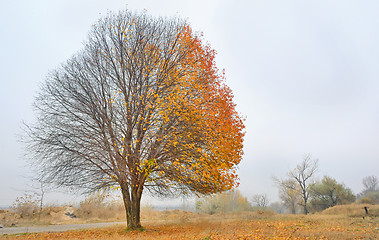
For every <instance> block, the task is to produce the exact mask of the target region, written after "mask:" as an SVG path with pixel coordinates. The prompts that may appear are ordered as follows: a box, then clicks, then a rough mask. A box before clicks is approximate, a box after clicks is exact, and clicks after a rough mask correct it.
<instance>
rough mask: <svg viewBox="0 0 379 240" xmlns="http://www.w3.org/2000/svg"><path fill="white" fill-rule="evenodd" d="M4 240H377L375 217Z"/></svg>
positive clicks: (198, 222)
mask: <svg viewBox="0 0 379 240" xmlns="http://www.w3.org/2000/svg"><path fill="white" fill-rule="evenodd" d="M0 238H4V239H379V220H378V218H377V217H369V218H365V219H363V218H352V217H347V216H327V215H313V216H302V215H296V216H288V215H287V216H283V215H273V216H263V217H255V216H251V215H250V216H249V215H239V216H238V215H235V216H233V217H232V218H231V217H229V216H225V218H223V217H222V215H219V216H217V218H215V217H210V218H208V219H206V218H202V219H186V220H185V221H183V220H178V221H177V222H175V221H167V222H163V223H159V224H158V223H157V224H147V225H145V229H144V230H143V231H140V230H137V231H126V230H125V226H122V225H118V226H114V227H107V228H101V229H91V230H75V231H68V232H55V233H31V234H22V235H9V236H6V235H5V236H0Z"/></svg>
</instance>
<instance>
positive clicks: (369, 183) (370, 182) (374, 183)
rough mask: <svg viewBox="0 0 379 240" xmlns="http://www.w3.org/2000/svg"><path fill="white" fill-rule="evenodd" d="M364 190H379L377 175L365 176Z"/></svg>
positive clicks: (363, 181)
mask: <svg viewBox="0 0 379 240" xmlns="http://www.w3.org/2000/svg"><path fill="white" fill-rule="evenodd" d="M362 183H363V187H364V189H363V192H379V180H378V178H377V177H376V176H367V177H365V178H363V180H362Z"/></svg>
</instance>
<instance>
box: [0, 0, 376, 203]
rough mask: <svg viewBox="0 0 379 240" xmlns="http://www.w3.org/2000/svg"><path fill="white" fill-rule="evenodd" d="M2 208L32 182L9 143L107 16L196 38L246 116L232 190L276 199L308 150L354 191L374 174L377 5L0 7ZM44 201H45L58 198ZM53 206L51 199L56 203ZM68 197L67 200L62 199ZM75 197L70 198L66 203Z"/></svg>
mask: <svg viewBox="0 0 379 240" xmlns="http://www.w3.org/2000/svg"><path fill="white" fill-rule="evenodd" d="M0 3H1V4H0V31H1V32H0V34H1V37H0V46H1V53H0V70H1V71H0V81H1V85H0V108H1V118H0V205H9V204H11V203H12V202H13V201H14V199H15V198H16V197H17V196H20V195H22V193H23V192H22V191H23V190H24V189H27V186H26V184H27V183H28V181H29V180H28V178H26V176H28V175H30V173H29V170H28V167H27V166H26V161H25V160H24V159H23V152H22V151H23V150H22V149H23V148H22V144H20V143H19V142H18V141H17V135H18V134H21V132H22V131H21V125H22V124H21V123H22V121H25V122H27V123H32V122H33V120H34V114H33V111H32V102H33V98H34V96H36V93H37V91H38V89H39V84H40V83H41V82H43V81H44V79H45V77H46V75H47V73H48V72H49V71H50V70H52V69H54V68H56V67H58V66H59V65H60V64H61V63H62V62H64V61H66V60H67V59H68V58H69V57H70V56H71V55H73V54H74V53H75V52H77V51H78V50H80V49H81V48H82V47H83V42H84V41H85V40H86V35H87V33H88V31H89V29H90V27H91V25H92V24H93V23H95V22H96V21H97V19H98V18H100V17H101V16H104V15H105V14H106V13H107V11H108V10H111V11H118V10H120V9H125V8H126V7H127V8H128V9H130V10H139V11H143V10H144V9H146V10H147V11H148V12H149V13H151V14H152V15H156V16H180V17H182V18H184V19H187V20H188V21H189V23H190V24H191V25H192V27H193V28H194V29H195V30H197V31H202V32H203V33H204V39H205V40H206V41H208V42H209V43H210V44H211V46H212V47H213V48H214V49H216V50H217V52H218V56H217V59H216V62H217V66H218V67H219V68H221V69H223V68H225V71H226V77H227V84H228V85H229V86H230V87H231V88H232V90H233V92H234V95H235V102H236V104H237V109H238V111H239V112H240V113H241V114H242V115H243V116H245V117H246V118H247V120H246V122H245V124H246V138H245V143H244V145H245V148H244V150H245V156H244V158H243V160H242V162H241V164H240V166H239V176H240V183H241V184H240V190H241V191H242V193H243V194H244V195H245V196H246V197H249V198H251V197H252V196H253V195H254V194H264V193H266V194H267V195H268V197H269V199H271V200H272V201H276V200H278V191H277V189H276V187H275V185H274V183H273V181H272V177H273V176H277V177H285V174H286V172H288V171H289V170H291V169H293V168H294V167H295V166H296V164H297V163H298V162H300V161H301V160H302V158H303V156H304V154H305V153H311V154H312V155H313V157H314V158H318V159H319V171H318V176H319V178H321V177H322V176H323V175H325V174H327V175H329V176H332V177H334V178H336V179H337V180H338V181H340V182H343V183H345V184H346V186H348V187H350V188H351V189H352V190H353V192H354V193H359V192H360V191H361V190H362V183H361V182H362V178H363V177H365V176H368V175H376V176H379V161H378V160H379V14H378V12H379V2H378V1H374V0H371V1H370V0H367V1H349V0H333V1H330V0H325V1H324V0H317V1H316V0H314V1H306V0H298V1H295V0H288V1H283V0H277V1H271V0H249V1H238V0H233V1H216V0H214V1H208V0H191V1H178V0H172V1H159V0H151V1H145V0H139V1H122V0H107V1H101V0H54V1H51V0H24V1H21V0H12V1H9V0H0ZM57 196H58V195H54V194H50V201H53V200H59V201H64V200H62V199H66V198H65V197H63V198H62V196H60V197H59V199H57V198H58V197H57ZM54 197H55V199H54ZM67 199H69V198H68V197H67ZM71 199H72V198H71Z"/></svg>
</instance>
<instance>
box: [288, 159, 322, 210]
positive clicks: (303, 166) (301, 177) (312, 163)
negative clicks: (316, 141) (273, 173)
mask: <svg viewBox="0 0 379 240" xmlns="http://www.w3.org/2000/svg"><path fill="white" fill-rule="evenodd" d="M317 168H318V159H312V155H311V154H309V153H308V154H305V155H304V159H303V161H302V162H301V163H299V164H298V165H297V166H296V168H295V169H294V170H293V171H290V172H289V173H288V177H289V178H290V179H293V180H295V181H296V183H297V185H298V187H299V188H294V189H293V190H294V191H296V190H297V191H300V196H301V198H302V201H301V202H300V205H302V207H303V209H304V214H308V213H309V211H308V199H309V196H310V189H311V185H310V184H309V181H310V180H311V178H312V177H313V176H314V174H315V173H316V171H317Z"/></svg>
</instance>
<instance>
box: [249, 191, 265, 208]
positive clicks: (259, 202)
mask: <svg viewBox="0 0 379 240" xmlns="http://www.w3.org/2000/svg"><path fill="white" fill-rule="evenodd" d="M252 202H253V204H254V205H255V206H257V207H259V208H265V207H267V206H268V203H269V199H268V197H267V195H266V194H256V195H254V196H253V199H252Z"/></svg>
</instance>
